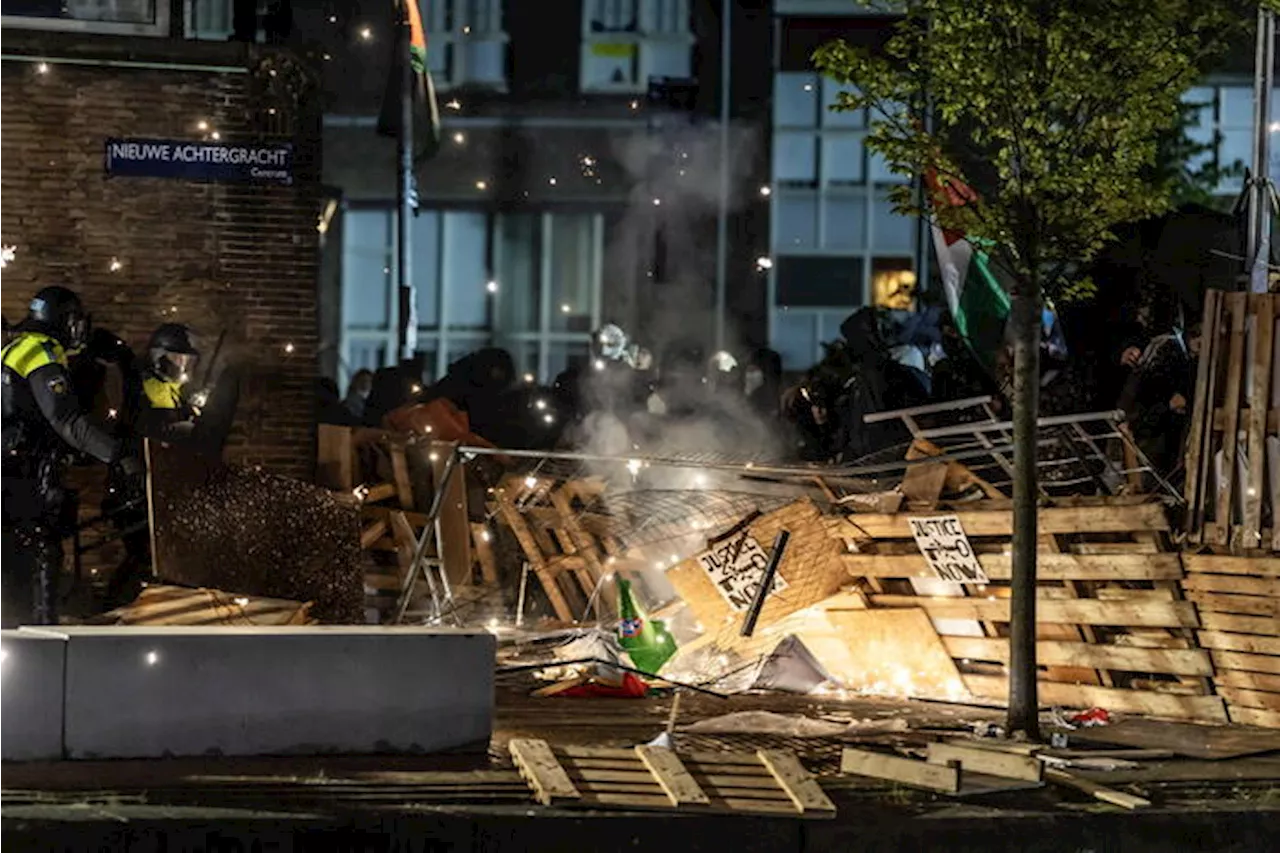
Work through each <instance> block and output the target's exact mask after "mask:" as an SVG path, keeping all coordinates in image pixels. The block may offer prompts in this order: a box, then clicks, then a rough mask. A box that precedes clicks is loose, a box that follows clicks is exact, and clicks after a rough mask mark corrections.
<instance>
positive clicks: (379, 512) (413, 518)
mask: <svg viewBox="0 0 1280 853" xmlns="http://www.w3.org/2000/svg"><path fill="white" fill-rule="evenodd" d="M393 512H398V513H401V514H402V515H404V517H405V520H406V521H408V522H409V524H410V526H412V527H413V529H414V530H421V529H422V528H424V527H426V526H427V514H426V513H424V512H405V511H404V510H402V509H397V508H396V507H391V506H368V505H365V506H362V507H360V517H361V518H366V519H372V520H374V521H378V520H385V519H387V518H388V517H389V516H390V515H391V513H393Z"/></svg>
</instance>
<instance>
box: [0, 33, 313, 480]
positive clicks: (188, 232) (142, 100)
mask: <svg viewBox="0 0 1280 853" xmlns="http://www.w3.org/2000/svg"><path fill="white" fill-rule="evenodd" d="M4 35H5V47H6V52H11V51H12V50H14V49H16V50H18V51H21V50H22V48H23V47H24V46H27V47H30V46H29V45H24V44H23V39H24V36H23V34H19V33H12V32H9V31H6V32H5V34H4ZM33 38H41V39H44V41H43V42H41V43H40V44H39V45H38V47H39V49H40V50H41V51H42V53H40V54H37V55H40V56H45V57H48V56H54V57H56V56H58V55H59V54H58V53H56V50H57V49H58V46H59V44H60V43H55V44H53V46H52V47H51V46H50V44H49V43H48V42H49V38H50V37H49V36H48V35H47V34H44V35H42V36H39V37H33ZM143 41H145V40H143ZM151 41H153V42H154V41H156V40H151ZM15 42H17V43H18V44H17V45H16V46H15V44H14V43H15ZM95 44H96V43H95ZM104 44H105V43H104ZM160 44H162V45H163V44H165V43H163V42H161V43H160ZM66 46H67V52H66V53H65V54H63V55H74V56H76V58H77V60H80V61H83V60H84V59H85V55H86V53H87V54H89V57H90V58H89V61H90V62H93V61H94V59H95V58H101V56H102V55H103V54H106V55H108V56H109V55H110V54H111V53H112V52H113V50H114V51H115V52H117V53H118V51H119V46H116V47H115V48H112V49H108V47H110V46H109V45H108V47H103V48H101V49H100V50H99V51H98V54H99V55H98V57H94V50H93V49H92V48H91V49H88V50H86V48H85V39H84V38H83V37H82V38H81V39H80V41H78V42H76V43H74V44H72V43H70V42H68V43H67V45H66ZM213 47H216V48H225V53H224V54H221V55H220V54H217V53H214V52H212V51H211V49H210V48H209V47H208V46H205V47H203V48H202V49H201V50H200V57H201V59H200V62H201V63H208V66H207V68H205V67H200V68H195V69H191V68H190V66H191V64H192V63H191V60H190V59H189V58H187V59H185V60H184V61H185V62H186V63H187V70H172V69H168V68H160V67H143V68H134V67H109V66H105V65H101V64H97V65H95V64H66V63H61V62H58V61H56V59H55V60H54V61H50V62H49V63H47V65H41V64H39V63H37V62H34V61H8V60H7V61H5V62H3V63H0V85H3V89H4V93H5V110H4V133H3V137H2V138H0V195H2V196H3V200H4V201H3V208H2V210H0V241H2V242H3V243H4V245H6V246H15V247H16V259H15V261H14V262H13V263H11V264H10V265H9V266H8V267H6V268H5V270H4V274H3V276H4V281H3V289H2V290H0V303H2V306H3V310H4V316H5V317H6V318H7V319H9V321H10V322H16V321H17V320H18V319H20V318H21V317H22V316H24V314H25V310H26V309H25V306H26V302H27V300H28V299H29V298H30V297H31V295H32V294H33V293H34V292H35V291H36V290H37V289H38V288H39V287H41V286H43V285H46V284H55V283H56V284H66V285H68V286H70V287H72V288H74V289H75V290H77V291H79V293H80V294H81V296H82V297H83V298H84V300H85V302H86V303H87V305H88V306H89V310H90V311H92V312H93V316H94V323H95V325H98V326H101V327H104V328H107V329H110V330H112V331H114V332H116V333H117V334H119V335H120V336H121V337H123V338H124V339H125V340H126V341H127V342H128V343H129V344H130V345H131V346H133V347H134V350H135V351H136V352H141V350H142V347H143V346H144V345H145V341H146V338H147V336H148V335H149V334H150V332H151V331H152V330H153V329H154V328H155V327H156V326H157V325H159V324H160V323H162V322H167V321H177V322H184V323H188V324H190V325H192V326H193V327H195V329H196V330H197V332H199V333H200V334H201V335H202V337H203V338H204V340H205V341H206V342H207V343H206V345H205V349H206V355H209V354H211V353H210V352H209V351H210V350H212V348H213V345H214V342H215V341H216V339H217V338H218V335H219V334H220V333H221V332H223V331H224V330H225V332H226V341H225V344H224V347H223V353H222V356H221V357H220V360H221V359H225V361H224V362H223V363H224V364H230V363H235V364H237V365H238V366H239V367H240V369H241V374H242V386H241V399H240V406H239V409H238V412H237V416H236V422H235V426H234V428H233V432H232V435H231V439H230V441H229V444H228V453H227V455H228V458H229V459H230V460H232V461H235V462H241V463H245V464H254V465H262V466H264V467H266V468H267V469H269V470H272V471H275V472H278V473H282V474H287V475H291V476H297V477H307V478H309V477H310V474H311V469H312V465H313V459H314V449H313V448H314V436H315V426H314V416H313V415H314V406H315V377H316V366H317V360H318V355H317V347H318V327H317V318H316V296H317V287H318V258H319V254H318V252H319V249H318V242H317V241H318V233H317V230H316V222H317V215H318V212H319V172H320V151H319V149H320V144H319V139H320V121H319V110H318V105H317V104H316V103H315V101H316V98H315V97H314V90H313V88H312V86H311V83H310V80H309V78H308V76H307V75H306V73H305V72H304V71H303V70H302V69H301V68H300V67H299V66H297V65H296V64H295V63H294V62H293V61H292V60H291V59H290V58H289V57H288V56H287V55H285V54H279V53H272V52H265V51H258V50H245V49H244V48H243V47H231V46H222V45H218V46H213ZM152 49H153V50H156V49H162V48H152ZM168 49H170V50H173V51H176V52H177V55H179V56H186V57H190V55H191V52H190V51H191V50H192V49H194V46H190V45H187V46H183V45H176V46H175V45H172V44H171V43H170V44H169V48H168ZM129 55H130V56H131V57H135V58H136V55H137V52H136V50H135V49H131V50H130V53H129ZM175 58H176V57H175ZM197 64H199V63H197ZM202 122H203V123H205V124H204V125H203V126H202V124H201V123H202ZM214 131H216V132H217V133H218V134H219V137H220V139H221V140H222V141H227V142H232V141H255V142H267V141H271V142H276V141H289V142H292V143H293V144H294V172H295V183H294V185H293V186H290V187H276V186H250V185H231V184H200V183H191V182H185V181H179V180H162V179H152V178H107V177H106V176H105V174H104V141H105V139H106V138H107V137H112V136H116V137H127V136H133V137H152V138H163V139H179V140H193V141H195V140H200V139H203V138H208V135H209V134H211V133H212V132H214Z"/></svg>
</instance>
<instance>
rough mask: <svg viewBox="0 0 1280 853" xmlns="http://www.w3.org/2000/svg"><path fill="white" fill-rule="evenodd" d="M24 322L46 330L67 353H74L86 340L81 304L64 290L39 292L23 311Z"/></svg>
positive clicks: (85, 327)
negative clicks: (71, 351)
mask: <svg viewBox="0 0 1280 853" xmlns="http://www.w3.org/2000/svg"><path fill="white" fill-rule="evenodd" d="M27 320H28V322H30V323H34V324H36V325H38V326H40V327H41V328H43V329H46V330H47V331H48V333H49V334H50V335H52V336H53V337H54V338H56V339H57V340H58V343H60V344H62V345H63V346H64V347H66V348H67V349H78V348H79V347H82V346H84V344H85V342H86V341H88V339H89V315H88V314H87V313H85V310H84V303H82V302H81V301H80V297H79V296H76V294H75V293H74V292H72V291H71V290H68V289H67V288H65V287H59V286H57V285H54V286H53V287H46V288H43V289H41V291H40V292H39V293H37V294H36V295H35V297H34V298H33V299H32V300H31V304H30V305H29V306H28V307H27Z"/></svg>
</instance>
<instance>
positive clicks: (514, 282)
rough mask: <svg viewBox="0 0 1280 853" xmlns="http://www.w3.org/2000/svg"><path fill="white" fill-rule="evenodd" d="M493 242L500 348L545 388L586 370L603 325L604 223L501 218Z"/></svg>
mask: <svg viewBox="0 0 1280 853" xmlns="http://www.w3.org/2000/svg"><path fill="white" fill-rule="evenodd" d="M496 237H497V240H496V245H495V268H496V269H497V270H498V271H499V279H498V295H497V317H498V324H497V327H496V328H495V329H494V337H495V339H496V340H497V341H498V344H499V345H500V346H503V347H505V348H506V349H508V350H510V351H511V353H512V355H513V356H514V357H515V359H516V364H517V366H518V367H519V369H520V371H521V372H522V373H531V374H533V375H535V376H537V377H539V378H540V379H541V380H542V381H544V382H547V381H551V380H552V379H554V378H555V376H556V375H557V374H559V373H560V372H562V371H563V370H565V369H567V368H568V367H571V366H575V365H577V366H580V365H581V364H585V361H586V358H587V356H588V353H589V351H590V344H591V333H592V332H593V331H594V330H595V329H596V328H598V327H599V326H600V324H601V319H600V315H601V310H602V300H601V288H602V279H603V262H604V217H603V215H601V214H598V213H531V214H511V215H505V216H500V217H498V221H497V225H496Z"/></svg>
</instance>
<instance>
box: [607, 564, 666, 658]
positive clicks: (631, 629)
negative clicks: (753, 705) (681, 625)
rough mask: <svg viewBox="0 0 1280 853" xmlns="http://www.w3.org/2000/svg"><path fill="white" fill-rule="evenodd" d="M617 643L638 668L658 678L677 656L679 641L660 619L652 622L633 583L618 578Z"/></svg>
mask: <svg viewBox="0 0 1280 853" xmlns="http://www.w3.org/2000/svg"><path fill="white" fill-rule="evenodd" d="M618 644H619V645H620V646H622V648H623V649H625V650H626V652H627V654H628V655H630V656H631V662H632V663H633V664H635V667H636V669H639V670H642V671H644V672H647V673H649V674H650V675H657V674H658V670H660V669H662V665H663V664H664V663H666V662H667V661H668V660H669V659H670V658H671V656H672V655H674V654H675V653H676V639H675V637H673V636H671V632H670V631H668V630H667V627H666V625H665V624H664V623H663V622H662V621H661V620H650V619H649V617H648V616H646V615H645V612H644V611H643V610H641V609H640V605H638V604H636V600H635V597H634V596H633V595H632V594H631V581H628V580H623V579H622V578H619V579H618Z"/></svg>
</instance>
